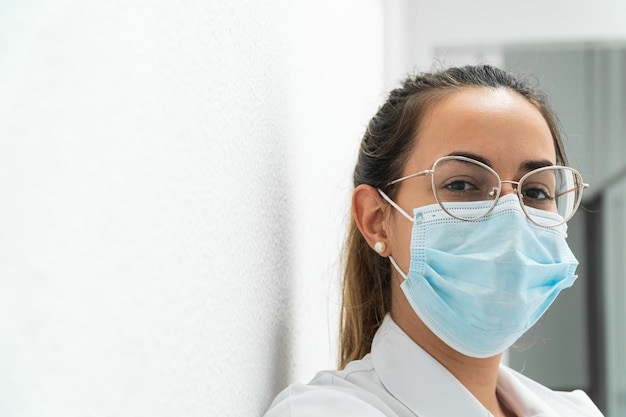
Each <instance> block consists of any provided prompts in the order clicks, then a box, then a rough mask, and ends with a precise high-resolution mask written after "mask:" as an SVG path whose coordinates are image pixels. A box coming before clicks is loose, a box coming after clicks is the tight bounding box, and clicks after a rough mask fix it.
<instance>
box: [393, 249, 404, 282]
mask: <svg viewBox="0 0 626 417" xmlns="http://www.w3.org/2000/svg"><path fill="white" fill-rule="evenodd" d="M389 261H390V262H391V265H392V266H393V267H394V268H395V269H396V271H398V274H400V275H401V276H402V278H404V279H405V280H406V279H407V276H406V274H405V273H404V272H403V271H402V270H401V269H400V267H399V266H398V263H397V262H396V260H395V259H393V256H391V255H389Z"/></svg>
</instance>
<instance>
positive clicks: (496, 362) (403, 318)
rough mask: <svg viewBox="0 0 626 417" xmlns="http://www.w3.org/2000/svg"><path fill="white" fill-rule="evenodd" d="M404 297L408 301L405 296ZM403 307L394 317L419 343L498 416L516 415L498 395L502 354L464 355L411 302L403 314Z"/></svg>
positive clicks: (395, 310) (397, 304)
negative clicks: (427, 322)
mask: <svg viewBox="0 0 626 417" xmlns="http://www.w3.org/2000/svg"><path fill="white" fill-rule="evenodd" d="M402 298H403V299H404V301H405V302H406V299H405V298H404V297H403V296H402ZM399 304H401V303H395V304H394V308H392V312H391V315H392V317H393V319H394V321H395V322H396V323H397V324H398V326H400V328H401V329H402V330H404V332H405V333H406V334H407V335H408V336H409V337H410V338H411V339H413V341H414V342H415V343H417V344H418V345H420V346H421V347H422V348H423V349H424V350H425V351H427V352H428V353H429V354H430V355H431V356H432V357H434V358H435V359H436V360H437V361H439V363H441V364H442V365H443V366H444V367H445V368H446V369H447V370H448V371H449V372H450V373H451V374H452V375H454V376H455V377H456V379H457V380H458V381H459V382H460V383H461V384H463V386H465V388H467V390H468V391H470V392H471V393H472V395H474V397H475V398H476V399H477V400H478V401H479V402H480V403H481V404H482V405H483V406H484V407H485V408H486V409H487V410H489V411H490V412H491V413H492V414H493V415H494V416H495V417H508V416H511V415H513V414H512V413H511V412H510V411H507V410H506V408H505V407H504V405H503V404H502V402H501V401H500V400H499V398H498V396H497V394H496V385H497V382H498V369H499V366H500V359H501V356H502V355H501V354H500V355H496V356H493V357H490V358H484V359H482V358H472V357H469V356H466V355H463V354H461V353H459V352H457V351H455V350H454V349H452V348H450V347H449V346H448V345H446V344H445V343H444V342H442V341H441V339H439V338H438V337H437V336H436V335H435V334H434V333H432V332H431V331H430V329H428V327H426V325H425V324H424V323H423V322H422V321H421V320H420V319H419V318H418V317H417V316H416V315H415V313H414V312H413V310H412V309H411V307H410V305H409V304H408V302H406V307H408V308H409V309H410V311H407V310H404V311H399V307H401V305H399Z"/></svg>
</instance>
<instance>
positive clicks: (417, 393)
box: [266, 66, 601, 417]
mask: <svg viewBox="0 0 626 417" xmlns="http://www.w3.org/2000/svg"><path fill="white" fill-rule="evenodd" d="M354 187H355V188H354V194H353V199H352V213H353V216H352V220H351V224H350V230H349V233H348V237H347V241H346V263H345V274H344V283H343V285H344V287H343V315H342V322H341V334H340V344H341V346H340V348H341V352H340V354H341V359H340V360H341V363H340V368H341V370H339V371H326V372H321V373H319V374H318V375H317V376H316V377H315V379H314V380H313V381H311V382H310V383H309V384H308V385H293V386H291V387H289V388H287V389H286V390H285V391H283V392H282V393H281V394H280V395H279V396H278V397H277V398H276V400H275V401H274V403H273V404H272V406H271V408H270V410H269V411H268V413H267V414H266V417H277V416H294V417H295V416H298V417H300V416H324V417H329V416H342V417H345V416H359V417H369V416H372V417H373V416H377V417H378V416H394V417H396V416H397V417H404V416H419V417H444V416H445V417H474V416H476V417H478V416H480V417H486V416H495V417H503V416H507V417H508V416H517V417H523V416H529V417H530V416H555V417H556V416H564V417H575V416H581V417H582V416H585V417H590V416H601V413H600V411H599V410H598V409H597V408H596V407H595V405H594V404H593V403H592V402H591V401H590V399H589V398H588V397H587V396H586V394H584V393H583V392H581V391H574V392H570V393H564V392H555V391H552V390H550V389H548V388H546V387H544V386H542V385H540V384H539V383H537V382H534V381H532V380H530V379H528V378H526V377H524V376H523V375H521V374H519V373H517V372H515V371H513V370H511V369H510V368H508V367H506V366H504V365H501V364H500V360H501V357H502V352H504V351H505V350H506V349H507V348H509V347H510V346H511V345H512V344H513V343H514V342H515V341H516V340H517V339H518V338H519V337H520V336H521V335H522V334H523V333H524V332H525V331H526V330H528V329H529V328H530V327H531V326H532V325H533V324H534V323H536V322H537V320H538V319H539V318H540V317H541V316H542V315H543V314H544V313H545V311H546V310H547V309H548V307H549V306H550V305H551V303H552V302H553V301H554V299H555V298H556V296H557V295H558V294H559V292H560V291H561V290H562V289H564V288H567V287H569V286H571V285H572V284H573V282H574V280H575V278H576V276H575V270H576V266H577V264H578V263H577V261H576V259H575V258H574V255H573V254H572V252H571V251H570V249H569V247H568V245H567V243H566V241H565V237H566V228H567V226H566V223H565V222H566V221H567V220H569V219H570V218H571V217H572V215H573V214H574V212H575V211H576V209H577V208H578V205H579V203H580V199H581V195H582V191H583V189H584V188H585V187H586V184H584V183H583V180H582V178H581V176H580V174H579V173H578V172H577V171H575V170H574V169H572V168H568V167H567V161H566V157H565V153H564V149H563V144H562V141H561V137H560V134H559V130H558V127H557V122H556V118H555V116H554V115H553V113H552V112H551V110H550V108H549V107H548V104H547V101H546V99H545V98H544V96H543V95H542V94H541V93H540V92H538V91H536V90H535V89H533V87H532V86H531V85H530V83H528V82H526V81H525V80H523V79H521V78H517V77H515V76H513V75H512V74H509V73H507V72H505V71H503V70H500V69H498V68H495V67H491V66H475V67H463V68H450V69H447V70H444V71H441V72H436V73H427V74H420V75H418V76H415V77H411V78H409V79H407V80H406V81H405V82H404V84H403V86H402V87H401V88H399V89H397V90H394V91H392V92H391V94H390V95H389V98H388V100H387V102H386V103H385V104H384V105H383V106H382V107H381V108H380V109H379V110H378V112H377V114H376V115H375V116H374V117H373V118H372V120H371V121H370V123H369V125H368V127H367V131H366V132H365V135H364V137H363V140H362V143H361V148H360V152H359V157H358V162H357V165H356V168H355V171H354Z"/></svg>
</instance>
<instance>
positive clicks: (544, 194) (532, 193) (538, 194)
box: [522, 187, 554, 201]
mask: <svg viewBox="0 0 626 417" xmlns="http://www.w3.org/2000/svg"><path fill="white" fill-rule="evenodd" d="M522 195H523V196H524V197H528V198H529V199H532V200H535V201H552V200H554V197H552V196H551V195H550V193H549V191H548V190H547V189H545V188H541V187H528V188H524V190H523V191H522Z"/></svg>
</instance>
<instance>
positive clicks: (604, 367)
mask: <svg viewBox="0 0 626 417" xmlns="http://www.w3.org/2000/svg"><path fill="white" fill-rule="evenodd" d="M624 16H626V3H624V2H622V1H621V0H598V1H595V2H588V1H584V2H583V1H571V0H568V1H565V0H550V1H543V0H542V1H539V0H527V1H525V2H523V4H522V3H520V2H503V1H495V0H481V1H473V2H467V1H461V0H456V1H447V2H434V1H423V0H413V1H411V0H343V1H336V0H333V1H330V0H315V1H313V0H301V1H297V2H294V1H289V0H267V1H261V2H259V1H251V0H243V1H237V2H224V1H216V0H215V1H214V0H209V1H206V0H204V1H200V0H189V1H183V2H171V1H163V0H152V1H140V0H125V1H120V0H111V1H107V2H99V3H96V2H84V1H78V0H56V1H50V0H21V1H19V2H17V1H10V0H5V1H3V2H0V416H3V417H14V416H20V417H28V416H112V415H115V416H154V417H158V416H171V415H177V416H207V415H208V416H225V417H226V416H243V415H248V416H255V415H256V416H259V415H262V413H263V412H264V410H265V409H266V408H267V407H268V405H269V403H270V402H271V400H272V399H273V397H274V396H275V395H276V394H277V393H278V392H279V391H280V390H281V389H283V388H284V387H285V386H286V385H287V384H289V383H292V382H303V383H304V382H308V381H309V380H310V379H311V378H312V377H313V376H314V375H315V373H316V372H317V371H318V370H321V369H327V368H333V367H335V366H336V350H337V346H336V345H337V343H336V333H337V327H338V311H339V277H340V269H339V262H340V250H341V245H342V239H343V235H344V231H345V227H346V219H347V216H348V210H349V200H350V192H351V170H352V167H353V164H354V161H355V156H356V152H357V149H358V144H359V140H360V137H361V135H362V133H363V131H364V128H365V125H366V123H367V122H368V120H369V118H370V117H371V116H372V115H373V113H374V112H375V111H376V109H377V107H378V105H379V104H381V103H382V101H383V100H384V98H385V93H386V92H387V91H388V90H389V89H391V88H393V87H395V86H396V85H398V83H399V81H400V80H401V79H402V78H404V76H405V75H406V74H407V73H410V72H413V71H415V70H428V69H430V68H432V67H433V66H435V67H439V66H442V65H450V64H468V63H485V62H487V63H494V64H498V65H503V66H506V67H508V68H511V69H514V70H523V71H528V72H531V73H533V74H535V75H536V76H537V78H538V79H539V80H540V82H541V84H542V85H543V87H544V88H545V89H546V90H547V91H548V92H549V93H550V95H551V98H552V101H553V104H554V107H555V108H556V110H557V112H558V113H559V115H560V117H561V121H562V123H563V126H564V130H565V132H566V134H567V137H568V139H567V147H568V150H569V153H570V164H571V165H572V166H574V167H576V168H578V169H579V170H580V171H581V172H582V174H583V176H584V177H585V179H586V181H587V182H589V183H590V184H591V188H590V189H589V190H587V191H588V192H587V194H586V196H585V200H584V202H583V205H584V209H583V210H581V211H580V212H579V213H580V214H578V215H577V217H576V218H575V220H574V221H572V222H571V224H570V244H571V246H572V247H573V248H574V250H575V252H576V254H577V256H578V257H579V259H580V261H581V267H580V269H579V274H580V279H579V280H578V281H577V283H576V285H575V286H574V288H572V289H570V290H568V291H566V292H565V293H564V294H563V295H562V296H561V298H560V299H559V300H558V301H557V303H556V304H555V306H554V308H553V309H552V310H551V312H550V313H548V315H547V317H546V319H545V321H544V322H543V325H542V328H541V329H537V330H535V331H534V332H535V335H538V336H539V341H538V342H536V343H535V345H534V346H533V347H532V348H530V349H526V350H518V349H511V351H510V352H509V354H508V361H509V363H510V364H511V366H513V367H514V368H516V369H518V370H521V371H522V372H524V373H525V374H527V375H529V376H531V377H533V378H536V379H538V380H540V381H541V382H543V383H545V384H547V385H548V386H550V387H552V388H555V389H566V390H571V389H575V388H582V389H585V390H586V391H587V392H588V393H589V394H590V395H591V396H592V398H593V399H594V400H595V401H596V402H597V403H598V405H599V406H600V407H601V408H602V409H603V410H604V411H605V412H606V414H607V416H609V417H618V416H623V415H626V359H625V358H624V352H626V325H625V322H624V320H625V317H626V311H625V310H626V307H625V306H624V304H625V303H624V301H623V300H624V296H625V295H626V284H625V282H624V275H625V273H626V270H625V268H626V266H625V264H624V263H625V261H624V257H625V256H624V255H625V254H624V248H625V246H626V201H625V195H626V181H625V179H624V177H625V176H626V161H625V157H624V155H626V140H625V138H624V135H625V133H626V117H624V116H625V111H626V25H624V19H623V17H624Z"/></svg>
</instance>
